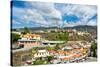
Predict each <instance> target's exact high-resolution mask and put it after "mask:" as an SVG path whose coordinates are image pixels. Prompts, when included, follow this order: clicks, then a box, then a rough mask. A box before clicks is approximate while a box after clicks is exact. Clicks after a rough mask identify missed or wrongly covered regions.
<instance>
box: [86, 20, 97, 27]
mask: <svg viewBox="0 0 100 67" xmlns="http://www.w3.org/2000/svg"><path fill="white" fill-rule="evenodd" d="M96 22H97V21H96V20H90V21H89V22H88V23H87V25H91V26H96V25H97V23H96Z"/></svg>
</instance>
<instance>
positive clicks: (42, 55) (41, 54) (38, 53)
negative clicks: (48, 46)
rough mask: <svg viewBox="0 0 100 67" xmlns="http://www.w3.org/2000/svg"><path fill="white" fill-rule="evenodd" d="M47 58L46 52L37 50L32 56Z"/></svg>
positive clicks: (47, 53)
mask: <svg viewBox="0 0 100 67" xmlns="http://www.w3.org/2000/svg"><path fill="white" fill-rule="evenodd" d="M47 56H50V54H49V52H48V51H47V50H38V52H37V53H35V54H34V58H38V57H47Z"/></svg>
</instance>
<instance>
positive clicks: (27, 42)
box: [15, 30, 91, 63]
mask: <svg viewBox="0 0 100 67" xmlns="http://www.w3.org/2000/svg"><path fill="white" fill-rule="evenodd" d="M67 32H68V33H71V34H70V35H73V33H75V32H76V33H77V34H78V35H83V34H88V33H83V32H77V31H76V30H67ZM57 44H66V46H64V47H62V48H61V50H59V51H56V50H46V49H41V50H37V52H36V53H35V54H34V56H33V59H35V58H39V57H47V56H54V57H55V58H56V59H52V60H51V61H50V62H51V63H58V61H59V60H60V61H67V62H70V61H76V60H79V59H82V58H85V57H86V56H88V52H89V48H90V47H91V43H89V42H87V41H68V42H67V43H65V41H49V40H44V39H42V36H41V35H39V34H29V33H28V34H25V35H21V39H18V44H17V45H18V46H20V47H21V48H25V49H26V48H33V47H46V46H50V47H54V46H56V45H57ZM15 52H16V51H15Z"/></svg>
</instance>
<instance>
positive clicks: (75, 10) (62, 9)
mask: <svg viewBox="0 0 100 67" xmlns="http://www.w3.org/2000/svg"><path fill="white" fill-rule="evenodd" d="M11 8H12V28H23V27H40V26H42V27H53V26H57V27H58V26H59V27H72V26H77V25H92V26H95V25H97V7H96V6H95V5H78V4H65V3H49V2H28V1H13V3H12V7H11Z"/></svg>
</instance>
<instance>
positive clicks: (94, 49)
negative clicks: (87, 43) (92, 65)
mask: <svg viewBox="0 0 100 67" xmlns="http://www.w3.org/2000/svg"><path fill="white" fill-rule="evenodd" d="M91 52H93V54H92V56H93V57H97V43H95V42H94V43H93V44H92V46H91Z"/></svg>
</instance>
